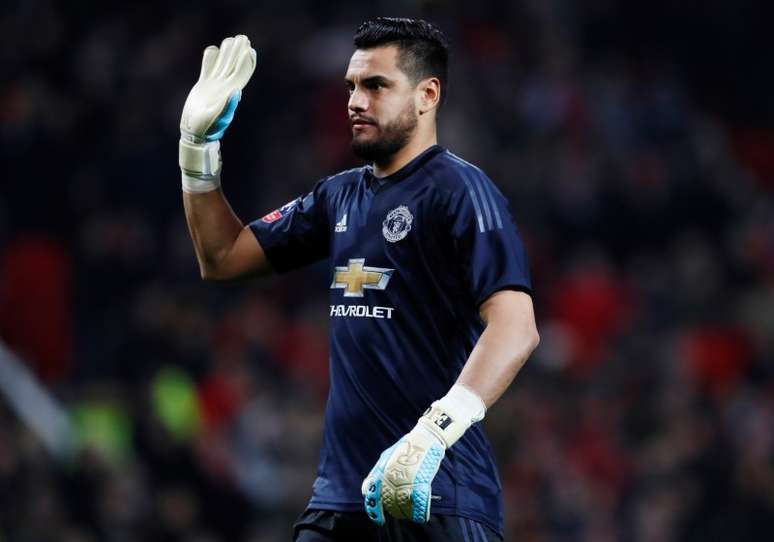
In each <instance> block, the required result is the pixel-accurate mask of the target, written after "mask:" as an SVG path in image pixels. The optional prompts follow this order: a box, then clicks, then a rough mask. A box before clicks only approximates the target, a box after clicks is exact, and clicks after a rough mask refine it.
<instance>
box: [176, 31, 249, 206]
mask: <svg viewBox="0 0 774 542" xmlns="http://www.w3.org/2000/svg"><path fill="white" fill-rule="evenodd" d="M256 62H257V56H256V53H255V49H253V48H252V47H250V40H249V39H247V36H243V35H239V36H236V37H233V38H226V39H224V40H223V42H222V43H221V44H220V49H218V48H217V47H216V46H214V45H210V46H209V47H207V48H206V49H205V50H204V55H203V57H202V70H201V73H200V74H199V80H198V81H197V82H196V84H195V85H194V87H193V88H192V89H191V92H190V93H189V94H188V98H187V99H186V101H185V106H183V115H182V117H181V118H180V152H179V163H180V169H181V171H182V174H183V190H184V191H186V192H193V193H201V192H210V191H212V190H215V189H217V188H218V186H220V169H221V159H220V138H221V137H223V132H225V131H226V128H228V125H229V124H230V123H231V121H232V120H233V118H234V111H235V110H236V107H237V105H238V104H239V100H240V98H241V97H242V89H243V88H244V87H245V85H247V82H248V81H249V80H250V77H252V75H253V72H254V71H255V66H256Z"/></svg>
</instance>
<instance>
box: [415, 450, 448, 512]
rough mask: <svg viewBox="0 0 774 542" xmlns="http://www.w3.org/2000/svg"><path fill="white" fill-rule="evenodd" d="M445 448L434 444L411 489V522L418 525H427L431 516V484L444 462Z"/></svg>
mask: <svg viewBox="0 0 774 542" xmlns="http://www.w3.org/2000/svg"><path fill="white" fill-rule="evenodd" d="M444 451H445V450H444V448H443V446H440V445H438V444H433V445H432V446H431V447H430V449H429V450H428V451H427V455H425V458H424V459H423V460H422V465H420V467H419V470H417V475H416V477H415V478H414V483H413V487H412V488H411V504H412V508H411V520H412V521H414V522H416V523H426V522H427V520H428V519H429V515H430V483H431V482H432V481H433V478H435V475H436V473H437V472H438V469H439V467H440V466H441V461H443V456H444Z"/></svg>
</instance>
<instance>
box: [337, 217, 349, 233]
mask: <svg viewBox="0 0 774 542" xmlns="http://www.w3.org/2000/svg"><path fill="white" fill-rule="evenodd" d="M334 230H335V231H336V233H342V232H345V231H347V213H344V216H343V217H341V220H339V221H338V222H336V227H335V228H334Z"/></svg>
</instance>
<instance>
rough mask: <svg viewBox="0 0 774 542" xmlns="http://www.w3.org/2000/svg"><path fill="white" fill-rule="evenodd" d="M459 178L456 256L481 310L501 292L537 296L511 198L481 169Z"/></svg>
mask: <svg viewBox="0 0 774 542" xmlns="http://www.w3.org/2000/svg"><path fill="white" fill-rule="evenodd" d="M459 174H460V176H461V177H462V181H463V182H461V183H460V184H459V185H458V189H456V190H455V191H454V192H453V193H452V194H451V195H450V200H449V206H448V209H447V212H448V213H449V215H448V218H449V220H450V221H451V225H452V226H451V230H452V237H453V240H454V245H455V251H456V254H455V257H456V260H457V261H458V262H459V263H460V265H461V269H462V273H463V275H464V276H463V280H464V281H465V282H466V283H467V284H468V287H469V288H470V291H471V294H472V296H473V298H474V300H475V303H476V306H479V305H481V303H483V302H484V301H485V300H486V299H487V298H488V297H489V296H490V295H492V294H493V293H495V292H497V291H498V290H504V289H516V290H521V291H524V292H527V293H529V294H530V295H532V283H531V281H530V276H529V263H528V261H527V253H526V251H525V249H524V243H523V242H522V240H521V237H520V236H519V231H518V228H517V227H516V224H515V222H514V220H513V217H512V216H511V212H510V209H509V205H508V201H507V200H506V199H505V196H503V195H502V193H501V192H500V190H498V189H497V187H496V186H495V185H494V183H493V182H492V181H491V180H490V179H489V178H488V177H487V176H486V175H485V174H484V173H483V172H482V171H481V170H479V169H477V168H472V167H469V168H466V169H465V170H460V171H459Z"/></svg>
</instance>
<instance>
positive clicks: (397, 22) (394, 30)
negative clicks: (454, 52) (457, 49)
mask: <svg viewBox="0 0 774 542" xmlns="http://www.w3.org/2000/svg"><path fill="white" fill-rule="evenodd" d="M354 42H355V48H356V49H371V48H373V47H380V46H383V45H397V46H398V68H400V70H401V71H402V72H403V73H405V74H406V75H407V76H408V77H409V79H411V81H412V82H413V83H415V84H416V83H418V82H419V81H421V80H422V79H425V78H427V77H437V78H438V80H439V81H440V82H441V103H443V102H445V101H446V92H447V90H446V89H447V85H448V77H449V42H448V41H447V40H446V36H444V35H443V32H441V31H440V30H439V29H438V27H436V26H435V25H433V24H432V23H429V22H427V21H423V20H422V19H405V18H400V17H377V18H376V19H371V20H370V21H366V22H364V23H363V24H361V25H360V27H359V28H358V29H357V32H355V39H354Z"/></svg>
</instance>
